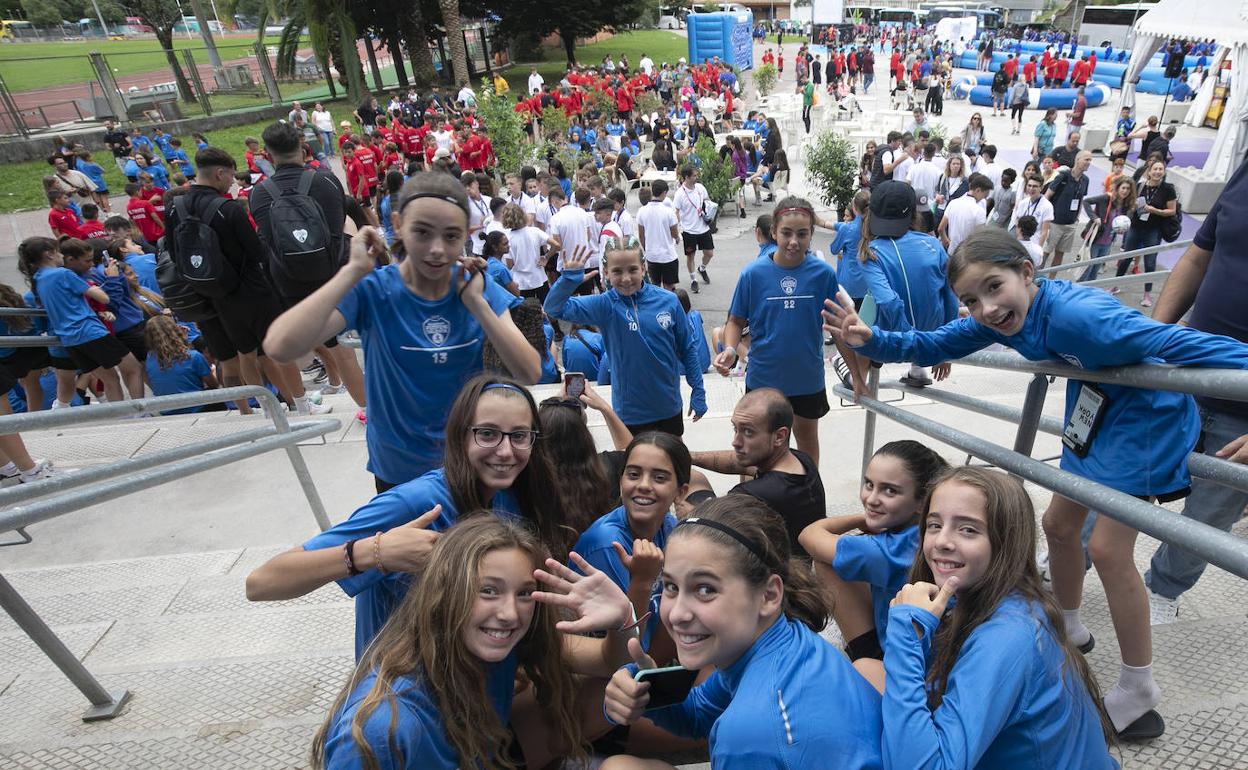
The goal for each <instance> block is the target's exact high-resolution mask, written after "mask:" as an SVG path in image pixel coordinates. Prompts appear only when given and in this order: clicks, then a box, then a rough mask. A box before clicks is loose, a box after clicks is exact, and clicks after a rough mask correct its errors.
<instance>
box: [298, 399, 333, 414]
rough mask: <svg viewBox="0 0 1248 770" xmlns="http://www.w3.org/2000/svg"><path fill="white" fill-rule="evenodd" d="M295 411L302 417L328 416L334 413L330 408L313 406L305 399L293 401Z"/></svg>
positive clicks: (322, 405)
mask: <svg viewBox="0 0 1248 770" xmlns="http://www.w3.org/2000/svg"><path fill="white" fill-rule="evenodd" d="M295 411H297V412H298V413H299V414H302V415H317V414H329V413H330V412H332V411H334V408H333V407H332V406H326V405H324V404H315V403H313V402H312V401H310V400H308V399H307V398H297V399H295Z"/></svg>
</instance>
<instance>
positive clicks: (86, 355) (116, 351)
mask: <svg viewBox="0 0 1248 770" xmlns="http://www.w3.org/2000/svg"><path fill="white" fill-rule="evenodd" d="M65 350H66V351H67V352H68V353H69V357H70V358H71V359H73V361H74V363H75V364H76V365H77V366H78V368H79V369H80V370H82V371H84V372H93V371H95V370H96V369H112V368H113V367H114V366H116V365H117V364H120V363H121V360H122V359H123V358H125V357H126V356H128V355H129V354H130V350H129V349H128V348H126V346H125V345H123V344H122V343H121V340H119V339H117V338H116V337H114V336H113V335H111V334H106V335H104V336H103V337H100V338H98V339H94V340H91V341H90V342H84V343H83V344H81V345H66V346H65Z"/></svg>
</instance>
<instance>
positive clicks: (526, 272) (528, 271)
mask: <svg viewBox="0 0 1248 770" xmlns="http://www.w3.org/2000/svg"><path fill="white" fill-rule="evenodd" d="M548 237H549V236H547V235H546V233H544V232H542V231H541V230H538V229H537V228H536V227H518V228H516V229H515V230H511V231H509V232H508V233H507V241H508V242H509V243H510V244H511V249H510V251H509V252H508V254H507V258H508V259H509V260H511V276H512V278H515V279H516V287H517V288H519V289H520V290H521V291H525V290H528V289H537V288H540V287H541V286H542V284H544V283H546V271H545V270H544V269H543V268H542V266H541V265H539V264H538V263H537V259H538V257H540V256H541V253H542V244H544V243H546V239H547V238H548Z"/></svg>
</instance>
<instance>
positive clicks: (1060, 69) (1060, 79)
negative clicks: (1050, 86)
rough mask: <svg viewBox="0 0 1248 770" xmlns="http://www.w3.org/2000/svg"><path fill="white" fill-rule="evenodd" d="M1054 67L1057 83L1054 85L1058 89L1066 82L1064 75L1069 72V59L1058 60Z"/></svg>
mask: <svg viewBox="0 0 1248 770" xmlns="http://www.w3.org/2000/svg"><path fill="white" fill-rule="evenodd" d="M1056 66H1057V72H1056V74H1055V80H1056V81H1057V82H1056V83H1054V85H1056V86H1057V87H1059V88H1060V87H1061V86H1062V84H1064V83H1065V82H1066V73H1067V72H1070V59H1058V60H1057V62H1056Z"/></svg>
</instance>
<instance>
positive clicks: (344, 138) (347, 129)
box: [338, 120, 351, 153]
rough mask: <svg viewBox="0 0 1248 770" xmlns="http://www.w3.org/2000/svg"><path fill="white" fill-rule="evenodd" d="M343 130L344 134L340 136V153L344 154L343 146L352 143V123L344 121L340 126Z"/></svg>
mask: <svg viewBox="0 0 1248 770" xmlns="http://www.w3.org/2000/svg"><path fill="white" fill-rule="evenodd" d="M338 127H339V128H340V129H342V133H341V134H339V135H338V152H340V153H341V152H342V146H343V145H344V144H346V143H347V142H349V141H351V121H349V120H344V121H342V122H341V123H339V124H338Z"/></svg>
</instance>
